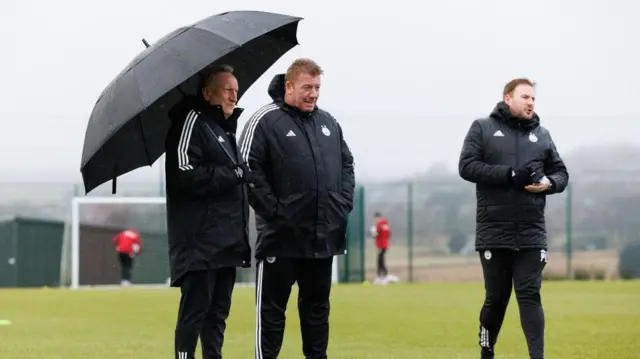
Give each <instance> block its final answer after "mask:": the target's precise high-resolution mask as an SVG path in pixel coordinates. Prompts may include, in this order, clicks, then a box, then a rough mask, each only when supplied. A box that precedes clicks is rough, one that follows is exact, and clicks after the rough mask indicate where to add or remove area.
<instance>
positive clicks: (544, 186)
mask: <svg viewBox="0 0 640 359" xmlns="http://www.w3.org/2000/svg"><path fill="white" fill-rule="evenodd" d="M550 186H551V184H550V183H534V184H530V185H528V186H525V187H524V189H526V190H527V191H529V192H531V193H540V192H546V191H547V190H548V189H549V187H550Z"/></svg>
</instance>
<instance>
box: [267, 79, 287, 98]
mask: <svg viewBox="0 0 640 359" xmlns="http://www.w3.org/2000/svg"><path fill="white" fill-rule="evenodd" d="M268 93H269V96H271V98H272V99H273V101H275V102H284V74H278V75H275V76H274V77H273V79H272V80H271V83H270V84H269V90H268Z"/></svg>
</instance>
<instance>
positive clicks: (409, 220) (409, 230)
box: [407, 182, 413, 283]
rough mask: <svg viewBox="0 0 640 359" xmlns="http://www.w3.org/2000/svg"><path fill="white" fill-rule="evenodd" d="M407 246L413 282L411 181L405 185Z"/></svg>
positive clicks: (411, 280)
mask: <svg viewBox="0 0 640 359" xmlns="http://www.w3.org/2000/svg"><path fill="white" fill-rule="evenodd" d="M407 247H408V248H409V253H408V254H409V264H408V265H409V268H408V269H409V283H412V282H413V182H409V185H408V187H407Z"/></svg>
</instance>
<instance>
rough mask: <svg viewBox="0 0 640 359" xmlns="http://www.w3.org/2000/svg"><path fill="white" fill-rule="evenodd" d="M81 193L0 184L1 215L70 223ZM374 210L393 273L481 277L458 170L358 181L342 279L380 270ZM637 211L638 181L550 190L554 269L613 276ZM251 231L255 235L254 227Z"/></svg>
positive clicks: (146, 190) (148, 188) (638, 237)
mask: <svg viewBox="0 0 640 359" xmlns="http://www.w3.org/2000/svg"><path fill="white" fill-rule="evenodd" d="M103 187H104V188H98V190H97V191H96V192H95V193H92V195H103V196H111V192H110V189H111V187H110V185H108V184H107V185H105V186H103ZM83 193H84V192H83V191H82V190H81V187H80V186H76V185H73V184H10V183H4V184H0V216H2V215H5V216H14V215H18V216H26V217H36V218H45V219H55V220H60V221H68V218H69V217H68V215H69V205H70V203H71V198H72V197H73V196H76V195H82V194H83ZM160 194H161V193H160V190H159V185H158V184H157V183H150V184H146V183H142V184H136V183H133V184H131V183H119V184H118V194H117V195H118V196H159V195H160ZM376 211H380V212H382V213H383V215H384V216H385V217H387V219H388V220H389V223H390V225H391V228H392V239H391V248H390V250H389V252H388V255H387V259H388V267H389V269H390V272H391V273H393V274H396V275H398V276H399V277H400V278H401V279H402V280H404V281H412V282H413V281H415V282H419V281H467V280H479V279H481V277H482V273H481V270H480V267H479V259H478V255H477V253H475V251H474V246H473V243H474V232H475V212H476V199H475V188H474V186H473V185H472V184H470V183H467V182H464V181H462V180H460V179H459V178H458V177H454V176H452V177H451V178H445V179H443V180H439V181H434V180H429V181H420V182H413V183H389V184H366V185H363V186H360V187H359V188H358V192H357V196H356V204H355V208H354V211H353V212H352V214H351V218H350V223H349V246H348V251H347V255H346V256H344V257H343V258H341V259H340V266H341V274H340V275H341V279H342V280H347V281H360V280H364V279H373V278H374V277H375V275H376V273H375V270H376V249H375V246H374V240H373V238H371V237H370V236H369V235H368V230H369V228H370V226H371V225H372V224H373V213H374V212H376ZM637 213H640V186H638V185H637V182H625V181H606V182H604V181H582V182H580V181H573V182H572V183H571V184H570V186H569V187H568V188H567V190H566V191H565V192H564V193H561V194H555V195H551V196H548V198H547V207H546V219H547V221H546V222H547V223H546V229H547V234H548V243H549V264H548V266H547V269H546V271H547V273H548V275H554V276H567V277H571V276H572V275H573V274H574V271H575V270H577V269H589V268H590V269H598V270H602V271H604V272H606V275H607V276H609V277H615V276H616V275H617V268H618V256H619V252H620V251H621V250H622V249H623V248H624V246H625V245H626V244H627V243H631V242H639V241H640V222H639V221H637ZM113 218H117V216H114V217H113ZM149 222H151V221H149ZM251 235H252V237H255V233H254V229H253V228H252V233H251Z"/></svg>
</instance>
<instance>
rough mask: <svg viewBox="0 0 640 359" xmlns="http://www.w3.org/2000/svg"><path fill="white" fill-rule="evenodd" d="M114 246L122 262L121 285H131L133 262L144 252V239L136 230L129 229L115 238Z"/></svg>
mask: <svg viewBox="0 0 640 359" xmlns="http://www.w3.org/2000/svg"><path fill="white" fill-rule="evenodd" d="M113 245H114V246H115V248H116V252H118V261H119V262H120V285H122V286H129V285H131V271H132V269H133V261H134V260H135V258H136V256H137V255H138V254H140V253H141V252H142V239H141V238H140V233H138V231H136V230H135V229H127V230H124V231H122V232H120V233H118V234H116V235H115V236H114V237H113Z"/></svg>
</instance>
